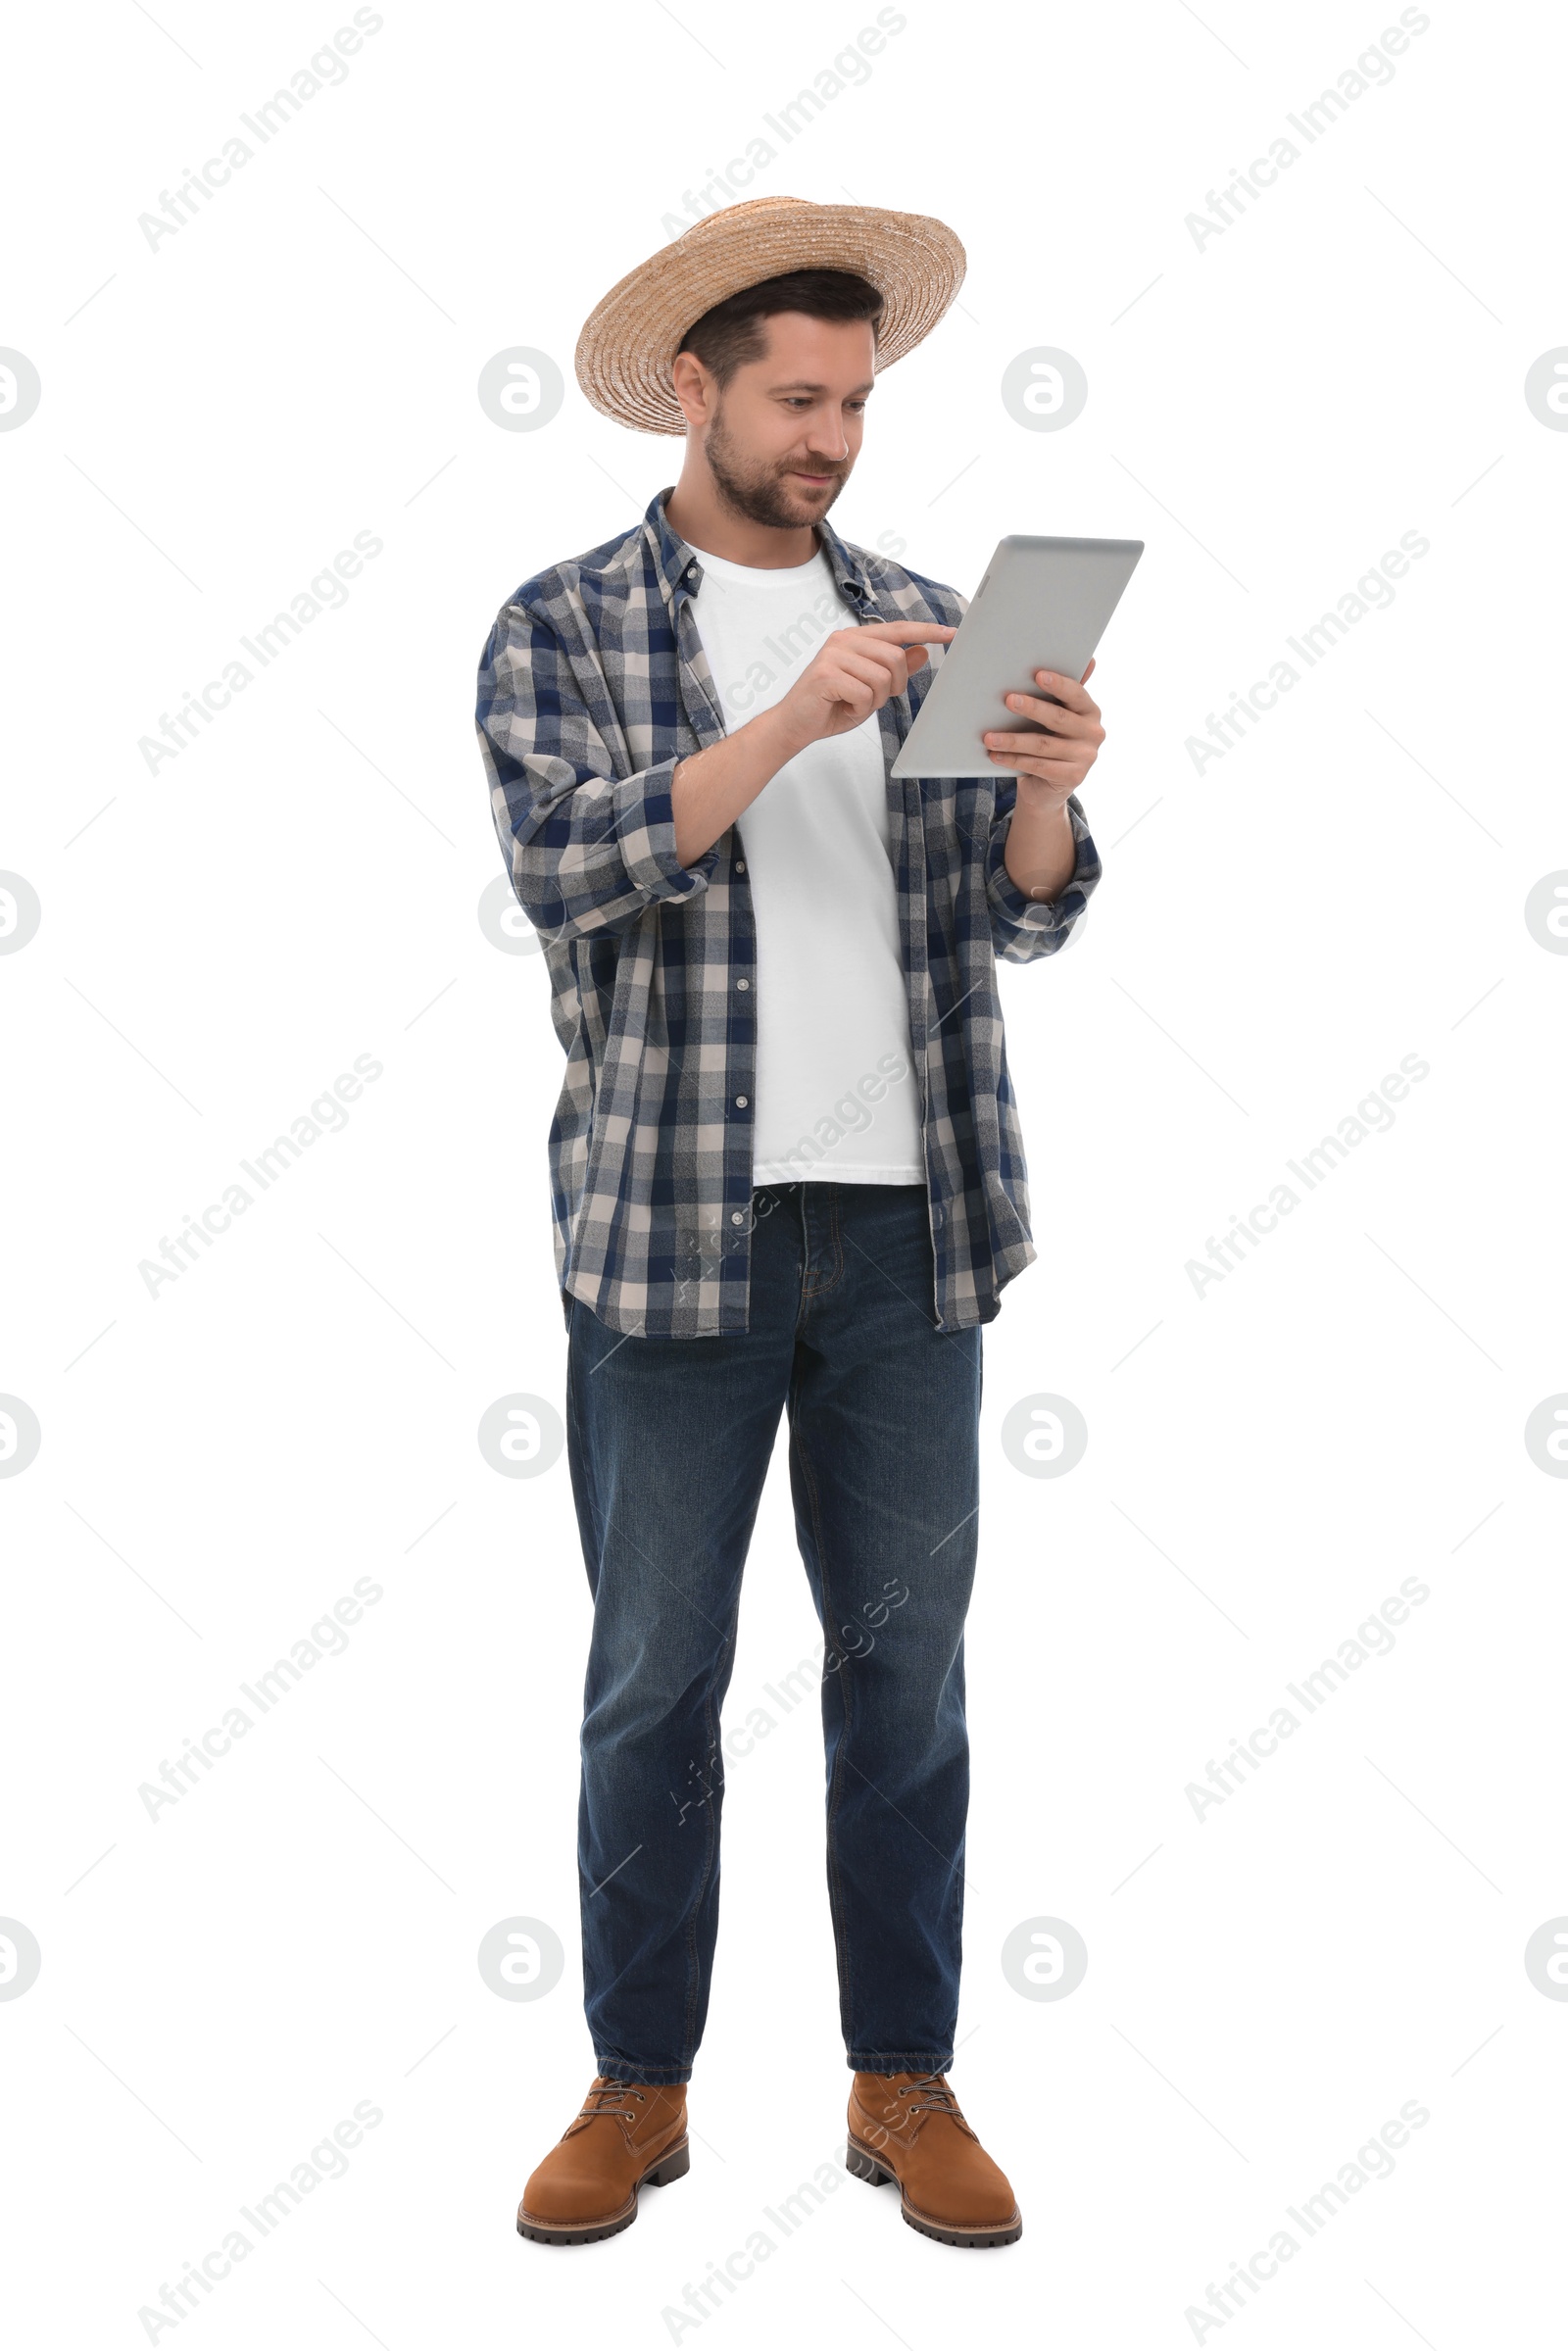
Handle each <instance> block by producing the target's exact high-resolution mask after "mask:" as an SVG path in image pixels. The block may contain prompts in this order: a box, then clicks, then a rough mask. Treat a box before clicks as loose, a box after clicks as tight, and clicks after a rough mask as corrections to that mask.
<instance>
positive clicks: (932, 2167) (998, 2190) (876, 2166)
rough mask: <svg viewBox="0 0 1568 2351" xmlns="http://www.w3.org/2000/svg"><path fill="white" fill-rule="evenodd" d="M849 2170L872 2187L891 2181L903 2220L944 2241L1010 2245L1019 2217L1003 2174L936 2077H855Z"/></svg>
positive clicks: (941, 2079) (1016, 2235) (1014, 2239)
mask: <svg viewBox="0 0 1568 2351" xmlns="http://www.w3.org/2000/svg"><path fill="white" fill-rule="evenodd" d="M847 2159H848V2165H849V2169H850V2170H851V2171H852V2172H853V2173H854V2174H855V2177H856V2179H857V2180H869V2181H870V2182H871V2185H872V2186H873V2187H880V2186H881V2185H882V2184H883V2182H884V2181H885V2180H897V2181H898V2184H899V2192H900V2195H901V2197H902V2199H903V2208H904V2217H905V2219H906V2220H907V2222H908V2224H909V2227H910V2228H911V2229H919V2231H920V2233H921V2235H922V2236H934V2237H936V2238H937V2240H938V2242H939V2243H941V2244H944V2245H1013V2244H1016V2243H1017V2241H1018V2239H1019V2237H1021V2236H1022V2234H1023V2222H1022V2221H1021V2220H1020V2218H1019V2216H1018V2207H1017V2205H1016V2203H1015V2202H1014V2201H1013V2194H1012V2189H1011V2188H1010V2187H1009V2185H1008V2184H1007V2179H1006V2175H1005V2173H1004V2172H1002V2171H1000V2170H999V2169H998V2167H997V2166H996V2165H995V2164H994V2163H993V2162H992V2160H991V2158H990V2156H989V2155H988V2154H987V2153H986V2151H985V2149H984V2147H982V2146H981V2144H980V2141H979V2140H978V2139H977V2138H976V2137H975V2134H974V2132H973V2131H971V2130H970V2128H969V2126H968V2124H967V2123H966V2122H965V2121H964V2119H963V2117H962V2115H961V2114H960V2113H959V2112H958V2101H957V2099H956V2097H955V2096H954V2094H953V2092H952V2090H951V2089H949V2087H948V2084H947V2080H946V2077H945V2076H944V2075H941V2074H857V2075H856V2077H855V2084H854V2087H853V2088H852V2089H851V2091H850V2138H849V2146H848V2149H847Z"/></svg>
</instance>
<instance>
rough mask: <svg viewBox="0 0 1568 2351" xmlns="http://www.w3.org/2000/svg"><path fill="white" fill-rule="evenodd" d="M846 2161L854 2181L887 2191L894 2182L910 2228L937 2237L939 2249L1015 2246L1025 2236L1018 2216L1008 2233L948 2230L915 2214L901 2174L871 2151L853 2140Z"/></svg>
mask: <svg viewBox="0 0 1568 2351" xmlns="http://www.w3.org/2000/svg"><path fill="white" fill-rule="evenodd" d="M844 2161H845V2169H846V2170H847V2171H848V2172H849V2174H850V2176H851V2178H852V2179H855V2180H865V2181H866V2182H867V2184H868V2185H869V2186H871V2187H884V2186H886V2185H887V2184H888V2183H889V2182H890V2181H891V2183H892V2185H893V2186H894V2187H896V2188H897V2189H898V2191H899V2210H900V2211H901V2212H902V2213H903V2215H904V2217H905V2219H906V2221H907V2223H908V2225H909V2227H910V2228H911V2229H918V2230H919V2232H920V2234H921V2235H922V2236H933V2237H935V2238H936V2241H937V2243H938V2244H939V2245H973V2246H976V2247H980V2246H986V2245H1015V2244H1016V2243H1017V2242H1018V2239H1019V2238H1020V2237H1021V2236H1022V2234H1023V2222H1022V2220H1021V2218H1020V2217H1019V2215H1018V2214H1017V2213H1016V2212H1014V2214H1013V2216H1012V2219H1011V2220H1010V2221H1009V2222H1008V2223H1007V2225H1006V2227H1005V2229H944V2228H942V2227H941V2225H940V2224H939V2223H938V2222H936V2221H928V2220H926V2219H925V2218H924V2217H923V2216H922V2215H921V2214H919V2213H917V2212H916V2211H915V2209H914V2207H913V2206H912V2205H911V2204H910V2202H909V2199H908V2197H907V2195H906V2194H905V2192H904V2183H903V2181H902V2180H900V2178H899V2176H898V2174H897V2172H890V2171H889V2169H888V2167H887V2165H886V2164H885V2163H878V2161H877V2159H876V2157H875V2156H874V2155H873V2154H872V2153H871V2150H870V2148H869V2147H862V2146H861V2145H860V2144H859V2142H858V2140H856V2139H853V2138H852V2139H851V2140H850V2141H849V2143H848V2145H847V2146H846V2148H845V2150H844Z"/></svg>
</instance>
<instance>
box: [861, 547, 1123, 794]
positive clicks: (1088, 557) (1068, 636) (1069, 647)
mask: <svg viewBox="0 0 1568 2351" xmlns="http://www.w3.org/2000/svg"><path fill="white" fill-rule="evenodd" d="M1143 552H1144V542H1143V540H1142V539H1034V538H1024V537H1021V536H1018V535H1013V536H1011V537H1008V538H1005V539H1003V540H1002V541H1001V542H1000V543H999V545H998V548H997V552H996V554H995V555H994V556H993V557H992V559H991V562H990V564H989V565H988V567H987V570H986V574H985V577H984V578H983V579H982V580H981V582H980V585H979V587H978V588H977V589H976V590H975V592H974V600H973V602H972V603H971V604H970V606H969V609H968V611H967V612H965V614H964V616H963V620H962V623H961V625H960V627H959V629H958V633H957V635H956V637H955V638H954V640H953V643H952V644H951V645H950V646H949V647H948V648H947V651H946V652H945V653H944V654H943V656H942V659H941V662H940V665H939V666H938V669H937V673H936V676H935V677H934V678H933V679H932V681H931V685H930V687H929V689H928V691H927V694H926V697H925V701H924V702H923V703H922V705H921V707H920V710H919V711H918V713H917V715H916V717H915V721H914V724H913V726H912V727H911V728H910V729H909V733H908V736H907V740H906V742H905V744H904V746H903V748H902V750H901V751H900V753H899V756H898V758H897V759H895V760H894V762H893V768H892V772H893V774H894V775H896V776H906V775H1005V774H1006V773H1007V772H1008V771H1007V769H1006V768H1005V767H1002V766H999V765H998V764H997V762H996V761H995V760H994V759H989V758H988V757H987V756H986V750H985V746H984V744H983V743H982V742H981V740H980V738H981V736H982V734H984V733H988V732H990V731H993V730H995V729H999V728H1000V729H1004V730H1005V731H1006V732H1007V733H1009V734H1028V733H1032V732H1034V731H1035V722H1034V721H1033V720H1032V719H1027V718H1023V717H1020V716H1019V714H1018V712H1017V711H1015V710H1008V709H1007V706H1006V704H1005V702H1004V700H1003V696H1004V695H1005V694H1013V693H1017V694H1038V693H1039V691H1040V688H1039V687H1038V685H1037V684H1036V683H1035V676H1034V673H1035V671H1036V670H1037V669H1055V670H1058V671H1059V672H1060V673H1061V674H1062V675H1063V676H1065V677H1072V678H1081V677H1082V676H1083V673H1084V671H1085V670H1086V669H1087V668H1088V666H1089V662H1090V658H1091V656H1092V655H1093V653H1094V651H1095V648H1096V646H1097V645H1098V644H1099V643H1100V640H1101V637H1102V635H1103V632H1104V628H1105V623H1106V622H1107V621H1108V620H1109V618H1110V616H1111V613H1112V612H1114V611H1115V610H1116V607H1117V605H1118V603H1119V602H1120V600H1121V593H1122V590H1123V589H1124V588H1125V587H1126V585H1127V582H1128V581H1129V580H1130V579H1131V577H1132V575H1133V567H1134V565H1135V564H1136V563H1137V562H1138V559H1139V557H1140V556H1141V555H1142V554H1143Z"/></svg>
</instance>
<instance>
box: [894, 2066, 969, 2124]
mask: <svg viewBox="0 0 1568 2351" xmlns="http://www.w3.org/2000/svg"><path fill="white" fill-rule="evenodd" d="M916 2092H918V2093H919V2095H918V2096H916V2095H915V2093H916ZM899 2096H900V2097H901V2098H908V2099H909V2100H910V2106H909V2112H910V2113H911V2114H958V2112H959V2110H958V2101H957V2099H956V2097H955V2096H954V2094H953V2092H952V2090H951V2089H949V2087H948V2085H947V2083H946V2082H944V2081H943V2079H942V2076H941V2075H940V2074H919V2075H917V2076H916V2077H915V2079H914V2081H912V2082H904V2083H902V2084H901V2086H900V2089H899ZM959 2120H960V2121H961V2120H962V2117H961V2115H960V2116H959Z"/></svg>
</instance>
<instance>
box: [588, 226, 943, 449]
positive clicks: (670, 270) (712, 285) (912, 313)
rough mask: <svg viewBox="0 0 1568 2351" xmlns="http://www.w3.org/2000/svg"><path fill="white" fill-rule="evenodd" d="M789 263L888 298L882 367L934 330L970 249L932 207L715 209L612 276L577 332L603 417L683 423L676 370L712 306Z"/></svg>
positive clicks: (667, 427)
mask: <svg viewBox="0 0 1568 2351" xmlns="http://www.w3.org/2000/svg"><path fill="white" fill-rule="evenodd" d="M790 269H849V270H853V271H854V273H855V274H856V275H857V276H858V277H863V278H866V279H867V280H868V281H869V282H870V284H872V285H874V286H875V288H876V290H877V292H878V293H879V294H880V295H881V296H882V299H883V302H884V304H885V306H886V307H885V308H884V310H883V313H882V318H881V322H880V324H879V326H878V329H877V348H876V365H877V371H878V373H880V372H881V370H882V369H883V368H884V367H891V366H892V365H893V362H894V361H895V360H898V359H903V357H904V355H905V353H906V352H908V351H912V350H913V349H914V347H915V345H916V343H918V342H920V341H921V340H922V339H923V338H924V337H925V336H926V335H928V334H929V333H930V332H931V329H932V327H933V326H935V325H936V323H937V321H938V319H939V318H941V317H942V315H943V313H944V312H945V311H946V309H947V307H948V305H949V303H950V302H952V300H953V298H954V296H955V295H956V292H957V290H958V288H959V286H960V285H962V283H963V272H964V251H963V247H962V246H961V245H960V244H959V242H958V240H957V238H956V236H955V235H954V233H953V231H952V229H951V228H949V227H948V226H947V225H946V223H945V222H943V221H941V220H930V219H928V218H927V216H926V215H925V214H924V213H888V212H880V211H878V210H877V208H876V207H875V206H874V205H869V204H809V203H808V202H807V200H806V199H805V198H804V197H802V196H756V197H753V198H752V199H751V200H750V201H749V202H748V203H746V204H731V205H728V206H726V207H725V209H724V210H723V211H722V212H718V213H711V214H710V215H709V216H708V218H707V219H706V220H699V221H697V222H696V223H695V225H694V226H693V227H691V228H688V229H686V230H684V231H683V233H682V234H681V235H680V236H678V237H676V238H675V239H674V241H673V242H672V243H671V244H668V245H666V246H664V247H663V249H662V251H661V252H659V253H656V254H654V255H653V257H652V259H651V260H649V261H646V262H642V263H640V264H639V266H638V267H637V268H636V269H631V270H628V272H627V273H626V275H625V276H624V277H623V278H622V279H621V281H620V283H619V284H618V285H615V286H612V287H611V289H610V292H609V293H608V294H607V295H606V296H605V298H604V300H603V302H601V303H600V304H599V306H598V308H597V309H596V310H595V311H594V312H593V313H592V315H591V316H590V318H588V320H587V322H586V324H585V325H584V327H583V330H582V333H581V334H580V335H579V336H578V338H577V362H576V365H577V381H578V383H579V384H580V385H581V386H582V389H583V393H584V396H585V397H586V398H587V399H588V400H589V401H591V402H592V404H593V406H594V407H595V408H596V409H597V410H598V411H599V413H600V415H601V416H611V417H613V419H614V421H615V422H616V423H617V424H629V425H630V426H631V427H632V429H633V430H634V431H636V432H658V433H680V432H684V431H685V429H686V419H685V417H684V416H683V415H682V414H681V407H680V402H679V401H678V400H677V399H676V398H675V390H674V385H673V383H672V381H671V378H670V368H671V367H672V366H673V363H674V359H675V354H676V352H677V351H678V350H679V349H680V344H681V337H682V336H683V335H684V334H685V333H686V331H687V329H688V328H689V327H691V326H693V325H695V324H696V322H697V320H698V319H699V318H702V316H703V314H704V312H705V311H711V309H712V308H713V306H714V305H715V303H719V302H724V301H727V300H728V298H729V296H730V295H731V294H738V293H740V291H741V289H742V288H743V287H745V286H755V285H758V284H760V282H761V280H762V279H763V278H764V277H782V276H783V275H784V273H785V271H786V270H790Z"/></svg>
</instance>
